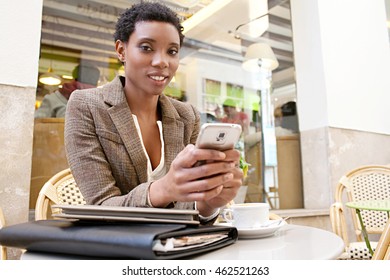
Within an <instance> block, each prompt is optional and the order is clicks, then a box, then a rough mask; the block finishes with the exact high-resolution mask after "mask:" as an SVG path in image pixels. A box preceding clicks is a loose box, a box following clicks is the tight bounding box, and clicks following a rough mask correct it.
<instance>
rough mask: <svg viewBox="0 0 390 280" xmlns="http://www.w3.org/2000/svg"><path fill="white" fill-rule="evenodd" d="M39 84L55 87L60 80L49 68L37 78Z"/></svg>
mask: <svg viewBox="0 0 390 280" xmlns="http://www.w3.org/2000/svg"><path fill="white" fill-rule="evenodd" d="M39 82H40V83H42V84H44V85H49V86H57V85H59V84H61V82H62V80H61V78H60V76H58V75H56V74H54V73H53V68H51V67H49V69H48V70H47V72H46V73H44V74H42V75H40V76H39Z"/></svg>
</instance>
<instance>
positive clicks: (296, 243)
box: [191, 224, 344, 260]
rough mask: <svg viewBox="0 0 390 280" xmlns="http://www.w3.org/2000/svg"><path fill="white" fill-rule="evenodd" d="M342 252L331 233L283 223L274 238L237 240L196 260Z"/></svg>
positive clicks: (328, 256) (293, 257)
mask: <svg viewBox="0 0 390 280" xmlns="http://www.w3.org/2000/svg"><path fill="white" fill-rule="evenodd" d="M343 251H344V242H343V240H342V239H341V238H340V237H339V236H337V235H336V234H334V233H333V232H330V231H326V230H322V229H318V228H314V227H307V226H299V225H291V224H286V225H285V226H283V227H282V228H281V229H279V230H278V231H277V232H276V233H275V234H274V235H272V236H268V237H263V238H254V239H240V237H239V239H238V240H237V242H236V243H234V244H233V245H230V246H227V247H224V248H221V249H218V250H215V251H212V252H208V253H207V254H202V255H199V256H196V257H192V258H191V259H196V260H218V259H219V260H330V259H336V258H337V257H339V256H340V255H341V254H342V252H343Z"/></svg>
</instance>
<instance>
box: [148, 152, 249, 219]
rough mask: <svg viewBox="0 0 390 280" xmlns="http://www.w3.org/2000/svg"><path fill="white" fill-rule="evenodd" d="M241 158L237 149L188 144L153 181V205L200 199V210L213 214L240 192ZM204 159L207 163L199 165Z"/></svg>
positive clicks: (198, 205)
mask: <svg viewBox="0 0 390 280" xmlns="http://www.w3.org/2000/svg"><path fill="white" fill-rule="evenodd" d="M239 159H240V153H239V151H237V150H228V151H224V152H220V151H217V150H210V149H198V148H196V147H195V146H194V145H187V147H185V148H184V149H183V151H181V152H180V153H179V154H178V155H177V157H176V158H175V160H174V161H173V162H172V165H171V167H170V169H169V171H168V173H167V174H166V175H165V176H164V177H163V178H161V179H160V180H157V181H156V182H154V183H152V184H151V186H150V190H149V195H150V200H151V203H152V205H153V206H154V207H165V206H167V205H168V204H169V203H171V202H173V201H182V202H186V201H197V207H198V210H199V212H200V214H201V215H202V216H209V215H211V214H212V213H213V212H214V211H215V209H216V208H218V207H221V206H224V205H225V204H226V203H228V202H229V201H231V200H232V199H233V198H234V197H235V196H236V194H237V191H238V188H239V187H240V186H241V184H242V179H243V172H242V171H241V169H240V168H239V167H238V164H239ZM200 161H204V162H205V163H204V164H202V165H199V166H197V165H196V163H197V162H200Z"/></svg>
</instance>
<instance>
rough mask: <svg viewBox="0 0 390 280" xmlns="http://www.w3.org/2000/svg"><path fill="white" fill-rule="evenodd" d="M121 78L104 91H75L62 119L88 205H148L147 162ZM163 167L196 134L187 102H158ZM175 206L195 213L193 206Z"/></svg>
mask: <svg viewBox="0 0 390 280" xmlns="http://www.w3.org/2000/svg"><path fill="white" fill-rule="evenodd" d="M123 84H124V78H123V77H116V78H115V79H114V80H113V81H112V82H111V83H109V84H107V85H105V86H103V87H102V88H93V89H86V90H77V91H74V92H73V93H72V95H71V97H70V99H69V101H68V105H67V109H66V117H65V148H66V155H67V159H68V163H69V167H70V169H71V171H72V174H73V176H74V178H75V180H76V183H77V185H78V186H79V187H80V190H81V192H82V194H83V196H84V197H85V199H86V201H87V203H88V204H99V205H111V206H137V207H148V204H147V191H148V188H149V185H150V183H151V182H147V168H146V167H147V159H146V156H145V154H144V151H143V149H142V146H141V140H140V138H139V137H138V134H137V131H136V127H135V124H134V121H133V118H132V114H131V111H130V108H129V106H128V104H127V101H126V98H125V94H124V91H123ZM159 106H160V107H161V111H162V124H163V137H164V142H165V163H166V168H168V169H169V168H170V166H171V163H172V161H173V160H174V158H175V157H176V155H177V154H178V153H179V152H180V151H181V150H182V149H183V148H184V147H185V146H186V145H187V144H189V143H195V141H196V138H197V136H198V133H199V126H200V116H199V112H198V111H197V110H196V109H195V108H194V107H193V106H192V105H190V104H188V103H183V102H180V101H177V100H174V99H171V98H169V97H167V96H165V95H161V96H160V98H159ZM175 207H176V208H180V209H193V208H194V203H177V204H176V206H175Z"/></svg>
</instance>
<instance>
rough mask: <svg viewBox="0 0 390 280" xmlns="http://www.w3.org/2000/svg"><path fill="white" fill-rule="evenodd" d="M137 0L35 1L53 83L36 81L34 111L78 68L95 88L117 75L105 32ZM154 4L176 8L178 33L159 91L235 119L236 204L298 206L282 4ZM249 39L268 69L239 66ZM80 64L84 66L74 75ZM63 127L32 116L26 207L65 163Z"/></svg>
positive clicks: (44, 62) (207, 115)
mask: <svg viewBox="0 0 390 280" xmlns="http://www.w3.org/2000/svg"><path fill="white" fill-rule="evenodd" d="M137 2H139V1H128V0H126V1H125V0H115V1H103V0H99V1H97V0H88V1H87V0H75V1H64V0H44V1H43V17H42V34H41V53H40V60H39V73H40V75H42V76H43V75H44V74H48V75H49V76H50V75H53V77H55V78H59V79H60V83H59V84H52V85H48V84H44V83H41V82H39V84H38V90H37V102H36V108H37V111H38V110H39V108H40V107H41V105H42V102H44V98H45V97H46V96H48V95H49V94H52V93H54V92H56V91H62V90H70V89H71V87H70V86H71V85H72V83H73V82H74V80H75V79H77V78H78V79H79V80H80V79H81V77H83V76H82V75H86V76H89V77H88V78H89V80H88V82H89V81H91V79H92V76H94V77H95V78H96V81H95V82H93V83H95V84H94V86H97V87H99V86H102V85H104V84H106V83H108V82H110V81H111V80H112V79H113V78H114V77H115V76H117V75H121V74H122V73H123V72H122V71H123V68H122V65H121V63H120V62H119V61H118V59H117V57H116V54H115V49H114V41H113V32H114V27H115V22H116V20H117V17H118V15H119V14H120V13H121V12H122V11H123V10H124V9H125V8H127V7H129V6H130V5H132V4H133V3H137ZM161 2H164V3H165V4H167V5H168V6H169V7H171V8H172V9H174V10H175V11H176V12H177V13H178V15H179V16H180V18H181V20H182V24H183V26H184V32H185V36H186V37H185V40H184V45H183V47H182V49H181V50H180V57H181V60H180V66H179V69H178V71H177V73H176V76H175V77H174V79H173V80H172V81H171V83H170V85H169V86H168V87H167V88H166V90H165V94H166V95H168V96H171V97H172V98H175V99H178V100H181V101H183V102H190V103H191V104H193V105H195V106H196V107H197V108H198V110H199V111H200V113H201V117H202V119H201V120H202V122H224V121H231V122H233V121H234V122H237V123H240V124H241V125H242V126H243V133H242V136H241V139H240V141H239V143H238V145H237V149H239V150H240V151H241V153H242V155H243V157H244V158H245V160H246V161H247V162H248V163H249V164H250V167H249V172H248V176H247V177H246V178H245V180H244V184H243V186H242V188H241V189H240V192H239V194H238V196H237V197H236V201H240V202H241V201H245V202H258V201H264V202H268V203H269V204H270V205H271V207H272V208H273V209H286V208H303V195H302V193H303V191H302V174H301V158H300V137H299V129H298V121H297V110H296V87H295V81H294V61H293V44H292V30H291V22H290V5H289V1H266V0H263V1H258V0H256V1H252V0H245V1H242V0H229V1H213V0H199V1H174V0H171V1H169V0H166V1H161ZM237 11H240V12H237ZM253 36H255V37H253ZM255 43H264V44H266V45H268V46H270V47H271V49H272V52H273V54H274V55H275V58H276V60H277V62H278V67H277V68H275V69H273V70H272V71H270V72H267V73H259V72H257V73H252V72H248V71H247V70H245V69H244V68H243V67H242V63H243V62H244V61H245V54H246V52H247V50H248V48H249V46H251V45H253V44H255ZM79 65H87V67H91V68H87V70H86V73H85V72H84V73H81V72H77V71H76V70H75V69H76V68H77V66H79ZM92 68H93V69H98V74H96V71H95V70H92ZM88 69H89V70H88ZM93 71H95V72H94V73H93ZM96 75H97V76H96ZM86 79H87V77H86ZM84 81H85V80H84ZM63 125H64V118H63V116H59V117H56V116H53V115H50V116H45V117H40V118H39V117H37V118H36V119H35V130H34V150H33V167H32V178H31V203H30V208H33V207H34V205H35V200H36V196H37V192H38V191H39V189H40V187H41V186H42V185H43V183H44V182H45V181H46V180H47V179H48V178H50V177H51V176H52V175H54V174H55V173H57V172H59V171H60V170H62V169H65V168H67V163H66V159H65V153H64V147H63Z"/></svg>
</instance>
